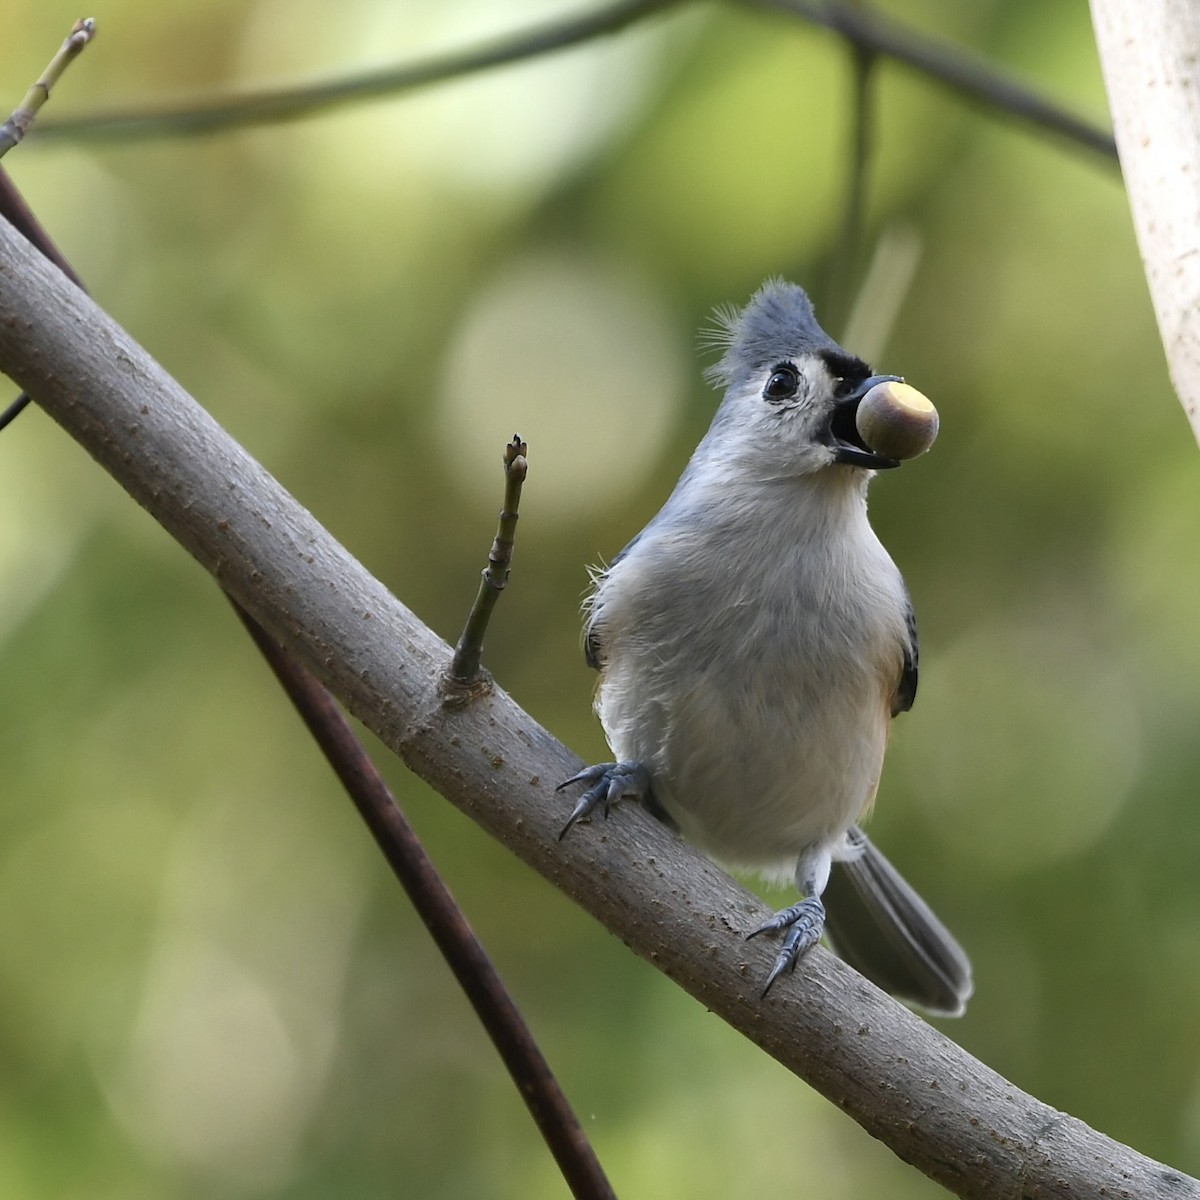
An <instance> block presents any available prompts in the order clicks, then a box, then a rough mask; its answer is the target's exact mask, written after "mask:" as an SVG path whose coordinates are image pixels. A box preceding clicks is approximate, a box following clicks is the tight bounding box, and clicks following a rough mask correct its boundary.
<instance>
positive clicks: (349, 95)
mask: <svg viewBox="0 0 1200 1200" xmlns="http://www.w3.org/2000/svg"><path fill="white" fill-rule="evenodd" d="M731 2H736V3H739V4H741V5H743V6H745V7H749V8H759V9H771V10H775V11H779V12H784V13H787V14H789V15H791V16H793V17H798V18H800V19H801V20H803V21H807V22H809V23H810V24H814V25H820V26H822V27H824V28H826V29H832V30H833V31H835V32H836V33H838V34H840V35H841V36H842V37H844V38H845V39H846V40H847V41H849V42H850V43H851V44H852V45H854V46H855V47H857V48H858V49H859V50H860V51H867V52H870V53H872V54H877V55H880V56H882V57H885V58H892V59H895V60H896V61H897V62H901V63H903V64H905V65H906V66H909V67H911V68H913V70H915V71H917V72H919V73H920V74H922V75H926V76H928V77H929V78H931V79H934V80H936V81H937V82H939V83H943V84H945V85H946V86H947V87H949V88H950V89H951V90H952V91H954V92H955V93H957V94H958V95H960V96H963V97H965V98H966V99H968V100H970V101H972V102H974V103H977V104H979V105H980V106H981V107H982V108H983V109H984V110H985V111H988V110H996V111H999V112H1002V113H1006V114H1008V115H1009V116H1013V117H1016V118H1018V119H1019V120H1022V121H1024V122H1026V123H1027V124H1029V125H1031V126H1032V127H1033V128H1035V129H1038V130H1041V131H1045V132H1050V133H1053V134H1055V135H1057V136H1060V137H1063V138H1066V139H1067V140H1068V141H1071V142H1074V143H1075V144H1077V145H1080V146H1083V147H1085V148H1086V149H1088V150H1092V151H1095V152H1096V153H1098V154H1102V155H1104V156H1106V157H1107V158H1110V159H1114V160H1115V158H1116V147H1115V145H1114V143H1113V139H1112V135H1111V134H1110V133H1108V132H1107V131H1106V130H1103V129H1099V128H1097V127H1096V126H1095V125H1093V124H1091V123H1090V122H1088V121H1085V120H1083V119H1082V118H1081V117H1077V116H1075V115H1074V114H1072V113H1070V112H1068V111H1067V110H1066V109H1064V108H1063V107H1062V106H1061V105H1058V104H1055V103H1054V102H1053V101H1051V100H1047V99H1045V98H1044V97H1043V96H1040V95H1038V93H1037V92H1035V91H1033V90H1032V89H1031V88H1029V87H1026V86H1025V85H1024V84H1021V83H1018V82H1017V81H1016V80H1014V79H1012V78H1010V77H1009V76H1008V75H1006V74H1004V73H1003V72H1002V71H1000V70H998V69H997V68H996V67H994V66H993V65H991V64H990V63H988V62H987V61H986V60H985V59H982V58H980V57H979V56H978V55H976V54H972V53H971V52H970V51H968V50H966V49H964V48H963V47H961V46H954V45H951V44H950V43H948V42H942V41H938V40H936V39H934V38H930V37H926V36H924V35H923V34H919V33H916V32H914V31H912V30H911V29H908V28H906V27H905V26H904V25H901V24H900V23H899V22H897V21H894V20H891V19H889V18H887V17H884V16H881V15H880V14H878V13H874V12H872V11H871V10H870V9H869V8H867V7H866V6H864V5H859V4H856V3H852V2H851V0H824V2H823V3H814V2H811V0H731ZM683 6H684V0H621V2H620V3H617V4H613V5H610V6H608V7H606V8H601V9H598V10H596V11H595V12H590V13H587V14H584V15H583V16H578V17H572V18H569V19H567V20H564V21H561V22H557V23H554V24H549V25H542V26H538V27H537V28H536V29H532V30H524V31H522V32H520V33H516V34H512V35H511V36H509V37H505V38H501V39H499V40H496V41H493V42H490V43H488V44H487V45H484V46H480V47H476V48H474V49H470V50H464V51H460V52H457V53H452V54H446V55H440V56H436V57H433V58H430V59H427V60H425V61H423V62H416V63H410V64H405V65H401V66H396V67H388V68H386V69H384V70H380V71H368V72H363V73H361V74H357V75H349V76H346V77H344V78H341V79H334V80H330V81H327V82H324V83H314V84H308V85H306V86H302V87H293V88H278V89H275V90H270V91H259V92H248V93H245V94H243V95H240V96H239V95H233V96H229V95H224V96H217V97H212V98H208V99H201V100H198V101H196V102H195V103H192V104H187V105H180V106H179V107H178V108H175V109H173V110H163V109H156V110H147V109H133V110H122V111H116V112H109V113H104V112H95V113H89V114H88V115H86V116H79V117H71V118H67V119H60V120H58V121H53V122H51V121H47V122H44V123H42V124H40V125H39V126H38V132H37V136H38V138H39V140H40V139H44V138H49V137H60V138H66V137H70V138H75V139H78V138H103V139H110V140H115V139H125V138H139V137H173V136H177V135H180V134H198V133H217V132H220V131H224V130H228V129H239V128H245V127H248V126H253V125H265V124H272V123H277V122H282V121H294V120H297V119H299V118H300V117H306V116H311V115H313V114H315V113H318V112H321V111H324V110H325V109H329V108H333V107H336V106H340V105H344V104H350V103H359V102H362V101H365V100H373V99H377V98H379V97H381V96H390V95H397V94H399V93H401V92H405V91H410V90H412V89H414V88H420V87H427V86H429V85H431V84H436V83H443V82H445V81H447V80H450V79H458V78H461V77H463V76H466V75H473V74H476V73H478V72H482V71H488V70H492V69H494V68H496V67H503V66H508V65H510V64H512V63H518V62H524V61H525V60H527V59H531V58H537V57H539V56H540V55H543V54H552V53H554V52H555V51H558V50H564V49H567V48H569V47H571V46H578V45H580V44H582V43H584V42H588V41H591V40H592V39H593V38H597V37H603V36H605V35H607V34H612V33H619V32H620V31H622V30H624V29H626V28H628V27H630V26H632V25H634V24H637V23H638V22H639V21H642V20H645V19H647V18H650V17H653V16H656V15H658V14H660V13H663V12H666V11H668V10H671V9H677V8H682V7H683Z"/></svg>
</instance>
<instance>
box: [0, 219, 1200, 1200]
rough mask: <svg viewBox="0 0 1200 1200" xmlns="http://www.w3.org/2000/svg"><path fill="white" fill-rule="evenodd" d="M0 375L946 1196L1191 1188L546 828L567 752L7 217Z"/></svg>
mask: <svg viewBox="0 0 1200 1200" xmlns="http://www.w3.org/2000/svg"><path fill="white" fill-rule="evenodd" d="M0 369H2V370H3V371H4V372H5V373H6V374H8V375H10V376H11V377H12V378H13V379H14V380H15V381H16V382H17V383H18V384H19V385H20V386H21V387H23V388H24V389H25V390H26V391H28V392H29V393H30V394H31V395H32V396H33V397H34V399H35V400H37V402H38V403H39V404H40V405H41V406H42V407H43V408H44V409H45V410H46V411H47V412H48V413H49V414H50V415H51V416H52V417H53V418H54V419H55V420H56V421H58V422H59V424H60V425H62V427H63V428H64V429H66V430H67V432H68V433H70V434H71V435H72V436H73V437H74V438H76V439H77V440H78V441H79V442H80V443H82V445H83V446H84V447H85V448H86V449H87V450H88V452H89V453H90V454H91V455H92V456H93V457H94V458H95V459H96V460H97V461H98V462H99V463H100V464H101V465H102V466H103V467H104V468H105V469H106V470H107V471H109V472H110V473H111V474H112V475H113V476H114V477H115V478H116V479H117V480H119V481H120V483H121V484H122V485H123V486H124V487H125V488H126V489H127V490H128V491H129V493H130V494H131V495H132V496H133V497H134V498H135V499H136V500H138V502H139V503H141V504H142V505H144V506H145V507H146V508H147V509H148V510H149V511H150V512H151V513H152V514H153V515H154V516H155V518H156V519H157V520H159V521H160V522H161V523H162V524H163V525H164V526H165V527H166V528H167V529H168V530H169V531H170V532H171V533H172V534H173V535H174V536H175V537H176V538H177V539H178V540H179V541H180V543H181V544H182V545H183V546H184V547H185V548H186V549H187V550H188V551H189V552H190V553H191V554H193V555H194V556H195V557H196V558H197V559H198V560H199V561H200V562H201V563H202V564H203V565H204V566H205V567H207V568H208V570H210V571H211V572H212V573H213V574H214V575H215V576H216V578H217V579H218V581H219V582H220V584H221V586H222V587H223V588H225V589H226V590H227V591H228V592H229V593H230V594H231V595H232V596H234V597H235V598H236V599H237V600H238V602H239V603H240V604H241V605H242V606H243V607H245V608H246V609H247V610H248V611H249V612H250V613H252V614H253V615H254V616H255V617H256V618H257V619H258V620H259V621H260V622H261V623H262V624H263V625H264V626H266V627H267V628H268V629H269V630H271V631H272V632H273V633H274V634H275V635H276V636H278V637H279V638H280V639H281V640H282V641H283V642H284V643H285V644H286V645H287V646H288V647H289V648H291V649H292V650H293V651H295V653H297V654H298V655H299V656H300V657H301V658H302V659H304V660H305V661H306V662H307V663H308V665H309V666H310V667H311V668H312V670H313V671H314V672H315V673H316V674H317V675H318V676H319V677H320V678H321V679H322V681H323V682H324V683H325V684H326V685H327V686H328V687H329V688H330V689H331V690H332V691H333V692H334V693H335V694H336V695H337V696H338V697H339V698H340V699H341V700H342V701H343V702H344V703H345V704H346V706H347V707H348V708H349V709H350V710H351V711H352V712H354V713H355V714H356V715H357V716H359V717H360V718H361V719H362V720H363V721H364V722H365V723H366V724H367V725H368V726H370V727H371V728H372V729H373V730H374V731H375V732H376V733H377V734H378V735H379V736H380V737H381V738H382V739H383V740H384V741H385V742H386V743H387V744H388V745H390V746H391V747H393V749H395V750H396V751H397V753H399V754H400V755H401V756H402V757H403V758H404V760H405V762H407V763H408V765H409V766H410V767H411V768H412V769H413V770H414V771H416V772H417V773H418V774H419V775H421V776H422V777H423V778H424V779H426V780H428V781H429V782H430V783H431V784H432V785H433V786H434V787H436V788H437V789H438V790H439V791H440V792H441V793H442V794H443V795H445V796H446V797H447V798H448V799H449V800H451V801H452V802H453V803H454V804H456V805H457V806H458V807H459V808H461V809H462V810H463V811H464V812H466V813H467V814H468V815H469V816H471V817H472V818H473V819H474V820H476V821H477V822H479V824H480V825H482V826H483V827H484V828H485V829H487V830H488V831H489V832H491V833H492V834H493V835H494V836H496V837H497V838H499V839H500V840H501V841H503V842H504V843H505V844H506V845H507V846H509V847H510V848H511V849H512V850H514V851H515V852H516V853H517V854H518V855H520V857H521V858H523V859H524V860H525V861H526V862H527V863H529V864H530V865H531V866H532V867H533V868H534V869H535V870H537V871H539V872H540V873H541V874H543V875H544V876H545V877H546V878H547V879H549V880H550V881H551V882H552V883H554V884H555V885H556V886H558V887H559V888H561V889H562V890H563V891H565V892H566V893H567V894H568V895H570V896H571V897H573V898H574V899H575V900H576V901H577V902H578V903H579V904H580V905H582V906H583V907H584V908H585V909H587V910H588V911H589V912H590V913H592V914H593V915H594V916H595V917H596V918H597V919H598V920H600V921H602V922H603V923H604V924H605V925H606V926H607V927H608V928H609V929H611V930H612V931H613V932H614V933H616V934H617V935H618V936H619V937H620V938H621V939H622V940H623V941H625V942H626V943H627V944H628V945H629V946H630V947H631V948H632V949H634V950H635V951H636V952H637V953H638V954H640V955H642V956H643V957H644V958H646V959H648V960H650V961H651V962H652V963H653V964H654V965H655V966H657V967H658V969H659V970H661V971H663V972H665V973H666V974H667V975H668V976H670V977H671V978H672V979H674V980H675V981H676V982H677V983H678V984H679V985H680V986H681V987H683V988H685V989H686V990H687V991H688V992H690V993H691V994H692V995H693V996H695V997H696V999H698V1000H699V1001H700V1002H701V1003H702V1004H704V1005H706V1006H707V1007H708V1008H710V1009H711V1010H712V1011H713V1012H715V1013H717V1014H718V1015H719V1016H721V1017H722V1018H723V1019H725V1020H726V1021H728V1022H729V1023H730V1024H732V1025H733V1026H735V1027H736V1028H737V1029H739V1030H741V1031H742V1032H743V1033H744V1034H745V1035H746V1036H747V1037H749V1038H751V1039H752V1040H753V1041H754V1042H756V1043H757V1044H758V1045H760V1046H761V1047H762V1048H763V1049H764V1050H766V1051H767V1052H768V1053H769V1054H771V1055H773V1056H774V1057H775V1058H777V1059H778V1060H779V1061H780V1062H781V1063H783V1064H784V1065H785V1066H787V1067H789V1068H790V1069H791V1070H793V1071H795V1072H796V1074H798V1075H799V1076H800V1077H801V1078H803V1079H805V1080H807V1081H808V1082H809V1083H811V1084H812V1085H813V1086H814V1087H816V1088H817V1089H818V1090H819V1091H821V1092H822V1093H823V1094H824V1095H826V1096H827V1097H829V1099H831V1100H832V1101H833V1102H834V1103H835V1104H837V1105H838V1106H839V1107H840V1108H842V1109H844V1110H845V1111H846V1112H848V1113H849V1114H850V1115H851V1116H853V1117H854V1119H855V1120H857V1121H858V1122H859V1123H860V1124H861V1125H863V1127H864V1128H866V1129H867V1130H868V1131H869V1132H870V1133H871V1134H873V1135H874V1136H876V1137H878V1138H880V1139H882V1140H883V1141H884V1142H886V1143H887V1144H888V1145H889V1146H890V1147H891V1148H892V1149H893V1150H894V1151H895V1152H896V1153H897V1154H898V1155H900V1156H901V1157H902V1158H904V1159H906V1160H907V1161H909V1162H911V1163H913V1164H914V1165H915V1166H917V1167H919V1168H920V1169H921V1170H922V1171H924V1172H925V1173H926V1174H927V1175H929V1176H931V1177H932V1178H933V1179H936V1180H938V1181H939V1182H940V1183H942V1184H944V1185H945V1186H946V1187H948V1188H949V1189H951V1190H952V1191H954V1192H956V1193H958V1194H959V1195H962V1196H989V1197H991V1196H994V1197H1017V1196H1030V1197H1032V1196H1038V1197H1063V1198H1066V1197H1073V1198H1078V1197H1085V1196H1100V1195H1105V1196H1138V1197H1173V1198H1176V1200H1178V1198H1179V1197H1185V1196H1186V1197H1197V1198H1200V1185H1198V1184H1197V1182H1196V1181H1195V1180H1192V1179H1189V1178H1187V1177H1185V1176H1181V1175H1179V1174H1177V1173H1175V1172H1173V1171H1170V1170H1169V1169H1167V1168H1166V1167H1164V1166H1162V1165H1161V1164H1159V1163H1156V1162H1153V1161H1152V1160H1150V1159H1147V1158H1144V1157H1143V1156H1142V1155H1140V1154H1137V1153H1136V1152H1134V1151H1132V1150H1130V1149H1128V1148H1127V1147H1125V1146H1122V1145H1120V1144H1119V1143H1116V1142H1113V1141H1111V1140H1109V1139H1108V1138H1105V1137H1103V1136H1101V1135H1100V1134H1097V1133H1095V1132H1094V1131H1093V1130H1091V1129H1089V1128H1088V1127H1087V1126H1086V1125H1084V1124H1083V1123H1082V1122H1081V1121H1078V1120H1076V1119H1074V1118H1073V1117H1069V1116H1066V1115H1065V1114H1062V1113H1059V1112H1056V1111H1055V1110H1054V1109H1052V1108H1050V1107H1048V1106H1047V1105H1045V1104H1042V1103H1041V1102H1040V1101H1038V1100H1036V1099H1035V1098H1033V1097H1032V1096H1028V1095H1026V1094H1025V1093H1023V1092H1021V1091H1020V1090H1019V1089H1018V1088H1016V1087H1014V1086H1013V1085H1012V1084H1010V1083H1008V1082H1007V1081H1006V1080H1004V1079H1002V1078H1001V1077H1000V1076H998V1075H997V1074H996V1073H995V1072H993V1071H991V1070H989V1069H988V1068H987V1067H986V1066H984V1065H983V1064H982V1063H980V1062H978V1061H977V1060H976V1059H974V1058H972V1057H971V1056H970V1055H969V1054H967V1053H966V1052H965V1051H963V1050H962V1049H960V1048H959V1047H958V1046H956V1045H955V1044H954V1043H953V1042H951V1041H950V1040H949V1039H947V1038H945V1037H943V1036H942V1035H941V1034H940V1033H938V1032H937V1031H936V1030H934V1029H932V1028H931V1027H930V1026H928V1025H927V1024H925V1022H923V1021H922V1020H920V1018H918V1017H916V1016H914V1015H913V1014H912V1013H910V1012H908V1011H907V1010H906V1009H904V1008H902V1007H901V1006H900V1005H898V1004H896V1003H894V1002H893V1001H891V1000H890V999H889V998H888V997H886V996H884V995H883V994H882V993H881V992H879V991H877V990H876V989H875V988H874V987H872V986H871V985H870V984H869V983H867V982H866V981H865V980H864V979H862V978H861V977H860V976H858V975H856V974H855V973H854V972H853V971H851V970H850V969H849V968H848V967H845V966H843V965H842V964H841V963H840V962H838V961H837V960H835V959H834V958H832V957H831V956H830V955H828V954H825V953H824V952H823V951H817V952H815V953H813V954H812V955H811V956H809V957H808V958H806V959H805V960H804V963H803V965H802V966H801V968H800V969H799V970H798V971H797V972H796V974H795V975H794V976H793V977H791V978H789V979H788V980H787V983H786V986H779V987H776V989H775V990H774V992H772V994H771V997H770V999H769V1000H767V1001H765V1002H764V1001H761V1000H759V998H758V989H759V985H760V983H761V981H762V979H763V978H764V976H765V975H766V972H767V970H768V969H769V966H770V960H771V957H772V953H773V951H772V948H771V947H769V946H763V945H761V944H759V943H757V942H752V943H749V944H747V943H746V941H745V940H744V933H745V931H746V930H748V929H752V928H754V927H755V926H756V925H757V924H758V923H759V922H760V921H761V920H763V919H764V918H765V916H766V915H767V914H766V911H765V910H764V908H763V906H762V905H761V903H760V902H759V901H758V900H756V899H755V898H754V897H753V896H751V895H750V894H749V893H747V892H746V891H744V890H743V889H741V888H739V887H738V886H737V885H736V884H734V883H733V882H731V881H730V880H729V879H728V878H727V877H726V876H725V875H723V874H722V873H721V872H720V871H719V870H717V869H716V868H715V867H714V866H712V865H711V864H710V863H709V862H708V861H707V860H705V859H704V858H702V857H701V856H700V855H698V854H696V853H694V852H693V851H692V850H690V849H689V848H688V847H687V846H685V845H683V844H682V843H681V842H680V841H678V840H677V839H676V838H675V837H674V836H673V835H672V834H670V833H669V832H668V831H666V830H665V829H663V828H662V827H660V826H659V825H657V824H656V823H655V822H654V821H653V820H652V819H651V818H649V817H648V816H646V815H645V814H643V813H642V812H641V811H640V810H638V809H636V808H632V807H625V808H622V809H621V810H620V811H618V812H617V813H615V814H614V816H613V818H612V820H611V821H609V822H608V823H607V824H604V823H597V824H592V825H590V826H587V827H581V828H578V829H576V830H575V831H574V833H573V834H572V836H571V837H570V838H568V839H567V840H566V841H565V842H563V843H559V842H558V840H557V833H558V830H559V829H560V828H561V826H562V822H563V814H564V809H563V805H562V801H561V799H560V798H558V797H556V796H555V795H554V792H553V786H554V784H555V783H556V782H557V781H558V780H560V779H564V778H565V777H566V776H567V775H568V774H571V773H572V772H574V771H575V770H576V769H577V768H578V766H579V762H578V759H576V758H575V756H574V755H572V754H571V753H570V752H569V751H568V750H566V749H565V748H564V747H563V746H562V745H561V744H560V743H558V742H557V741H556V740H555V739H554V738H553V737H551V735H550V734H549V733H547V732H546V731H545V730H544V729H542V728H541V727H540V726H539V725H537V724H536V723H535V722H534V721H533V720H531V719H530V718H529V717H528V716H527V715H526V714H525V713H524V712H522V711H521V709H519V708H518V707H517V706H516V705H515V704H514V703H513V701H512V700H511V699H510V698H509V697H508V696H507V695H505V693H504V692H502V691H500V690H499V689H495V690H494V691H491V692H490V693H487V692H485V693H484V694H482V695H480V696H478V697H476V698H475V699H473V700H471V701H469V702H466V703H463V702H461V701H462V697H461V696H458V697H455V699H456V701H458V702H457V703H447V702H446V699H445V695H446V693H445V690H444V688H443V686H442V682H441V681H442V678H443V672H444V671H445V668H446V666H447V664H448V663H449V660H450V649H449V647H448V646H446V645H445V643H443V642H442V641H441V640H440V639H439V638H438V637H436V636H435V635H434V634H433V633H432V632H431V631H430V630H429V629H427V628H426V627H425V626H424V625H422V624H421V623H420V622H419V621H418V620H417V619H416V618H415V617H414V616H413V615H412V613H410V612H409V611H408V609H406V608H405V607H404V605H402V604H401V603H400V602H399V601H397V600H396V599H395V597H393V596H391V595H390V594H389V593H388V592H387V590H386V589H385V588H384V587H383V586H382V585H381V584H380V583H378V582H377V581H376V580H375V579H373V578H372V577H371V576H370V575H369V574H368V573H367V572H366V571H365V570H364V569H363V568H362V567H361V566H360V565H359V564H358V563H357V562H356V561H355V560H354V559H353V558H351V556H350V555H349V554H348V553H347V552H346V551H345V550H344V549H343V548H342V547H341V546H340V545H338V543H337V542H335V541H334V540H333V538H332V537H330V536H329V534H328V533H327V532H326V531H325V530H324V529H323V528H322V527H321V526H320V525H319V524H318V523H317V521H316V520H315V519H314V518H313V517H312V516H311V515H310V514H309V513H308V512H306V511H305V510H304V509H303V508H302V507H301V506H300V505H299V504H297V503H296V501H295V500H294V499H293V498H292V497H291V496H290V495H288V493H287V492H285V491H284V489H283V488H282V487H280V485H279V484H278V483H277V482H276V481H275V480H274V479H272V478H271V476H270V475H268V474H267V472H266V471H264V470H263V468H262V467H260V466H259V465H258V463H256V462H255V461H254V460H253V459H252V458H251V457H250V456H249V455H248V454H247V453H246V452H245V451H244V450H243V449H242V448H241V447H240V446H238V445H237V444H236V443H235V442H234V441H233V440H232V439H231V438H230V437H228V435H227V434H225V433H224V431H223V430H221V429H220V428H219V427H218V426H217V425H216V423H215V422H214V421H213V420H212V419H211V418H210V417H209V416H208V415H207V413H205V412H204V410H203V409H201V408H200V407H199V405H197V404H196V402H195V401H194V400H192V399H191V397H190V396H188V395H187V394H186V393H185V392H184V391H183V389H182V388H181V387H180V386H179V385H178V384H177V383H176V382H175V381H174V380H173V379H171V378H170V376H169V375H167V373H166V372H165V371H164V370H163V369H162V368H161V367H160V366H159V365H158V364H157V363H156V362H154V361H153V359H151V358H150V357H149V356H148V355H147V354H146V353H145V351H144V350H142V349H141V347H139V346H138V345H137V343H136V342H134V341H133V339H132V338H131V337H130V336H129V335H128V334H127V333H125V332H124V331H123V330H122V329H121V328H119V327H118V326H117V325H116V324H115V323H114V322H113V321H112V320H111V319H110V318H108V317H107V316H106V315H105V314H104V313H103V312H101V311H100V310H99V309H97V308H96V306H95V305H94V304H93V303H92V302H91V301H90V300H89V299H88V298H87V297H86V296H85V295H83V293H81V292H80V291H79V290H78V289H77V288H75V287H74V286H73V285H71V284H70V283H69V282H68V281H67V280H66V279H64V278H63V276H62V275H61V274H60V273H59V272H58V270H57V269H56V268H54V267H53V266H52V265H50V264H49V263H47V262H46V261H45V260H44V259H43V258H42V257H41V255H39V254H38V253H37V252H36V251H34V250H33V249H31V248H30V247H29V246H28V244H27V243H26V242H25V241H24V239H23V238H21V237H20V236H19V235H18V234H17V233H15V232H14V231H13V230H12V228H11V227H10V226H8V225H7V224H4V223H3V222H0Z"/></svg>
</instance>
